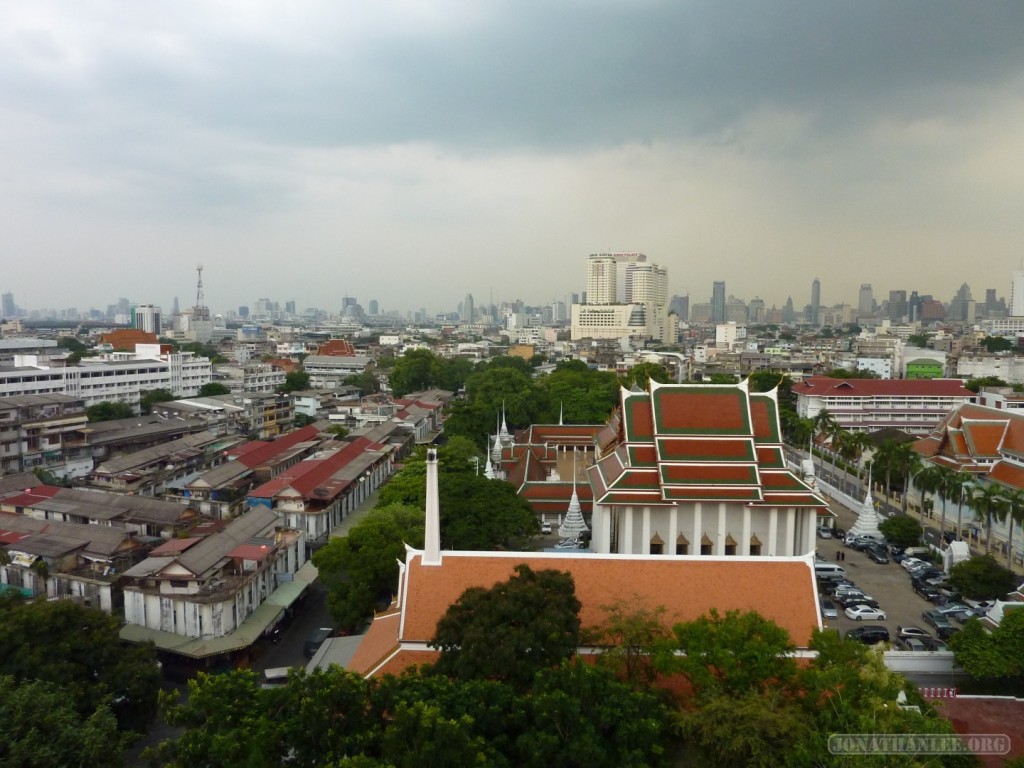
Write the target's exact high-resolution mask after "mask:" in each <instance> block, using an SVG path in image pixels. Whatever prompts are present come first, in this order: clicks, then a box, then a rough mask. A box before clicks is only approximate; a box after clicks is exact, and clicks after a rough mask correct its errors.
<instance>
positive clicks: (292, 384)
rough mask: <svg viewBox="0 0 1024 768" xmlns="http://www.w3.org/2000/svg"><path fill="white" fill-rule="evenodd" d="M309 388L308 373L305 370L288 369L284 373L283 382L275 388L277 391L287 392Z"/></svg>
mask: <svg viewBox="0 0 1024 768" xmlns="http://www.w3.org/2000/svg"><path fill="white" fill-rule="evenodd" d="M306 389H309V374H308V373H306V372H305V371H288V373H286V374H285V375H284V384H282V385H281V386H280V387H278V388H277V391H278V392H281V393H283V394H288V393H290V392H302V391H303V390H306Z"/></svg>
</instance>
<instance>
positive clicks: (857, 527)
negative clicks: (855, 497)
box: [849, 469, 882, 536]
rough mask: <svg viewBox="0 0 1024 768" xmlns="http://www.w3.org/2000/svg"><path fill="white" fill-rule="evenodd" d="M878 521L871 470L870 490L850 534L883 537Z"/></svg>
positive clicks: (869, 478) (869, 473) (869, 475)
mask: <svg viewBox="0 0 1024 768" xmlns="http://www.w3.org/2000/svg"><path fill="white" fill-rule="evenodd" d="M878 520H879V518H878V511H877V510H876V509H875V500H874V497H873V496H872V494H871V470H870V469H869V470H868V490H867V493H865V494H864V503H862V504H861V505H860V508H859V509H858V510H857V522H855V523H854V524H853V527H852V528H850V530H849V533H853V534H870V535H873V536H881V535H882V532H881V531H879V530H878Z"/></svg>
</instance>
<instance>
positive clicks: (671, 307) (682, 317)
mask: <svg viewBox="0 0 1024 768" xmlns="http://www.w3.org/2000/svg"><path fill="white" fill-rule="evenodd" d="M668 311H669V312H675V314H676V315H678V316H679V321H680V322H683V323H685V322H686V321H688V320H689V319H690V297H689V296H673V297H672V301H670V302H669V304H668Z"/></svg>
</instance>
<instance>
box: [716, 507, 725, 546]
mask: <svg viewBox="0 0 1024 768" xmlns="http://www.w3.org/2000/svg"><path fill="white" fill-rule="evenodd" d="M725 534H726V530H725V504H724V503H722V502H718V535H717V536H716V537H715V554H716V555H724V554H725Z"/></svg>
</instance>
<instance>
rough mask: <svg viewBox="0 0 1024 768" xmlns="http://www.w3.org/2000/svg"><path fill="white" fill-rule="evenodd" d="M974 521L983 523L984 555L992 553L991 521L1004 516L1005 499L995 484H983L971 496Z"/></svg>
mask: <svg viewBox="0 0 1024 768" xmlns="http://www.w3.org/2000/svg"><path fill="white" fill-rule="evenodd" d="M971 507H972V508H973V509H974V514H975V516H976V519H978V520H984V521H985V555H986V556H987V555H988V554H989V553H990V552H991V551H992V519H993V518H994V517H998V516H999V515H1002V514H1004V509H1005V507H1006V499H1005V498H1004V497H1003V494H1002V490H1001V489H1000V487H999V486H998V485H996V484H995V483H985V484H984V485H982V486H980V487H978V488H975V489H974V492H973V493H972V494H971Z"/></svg>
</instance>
